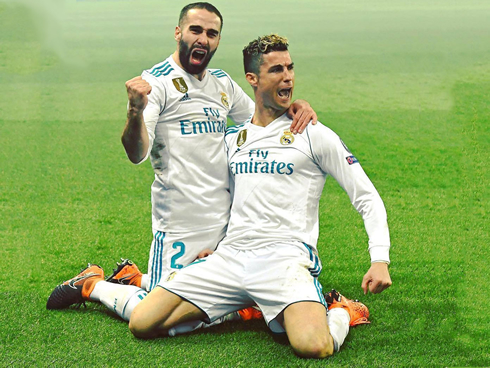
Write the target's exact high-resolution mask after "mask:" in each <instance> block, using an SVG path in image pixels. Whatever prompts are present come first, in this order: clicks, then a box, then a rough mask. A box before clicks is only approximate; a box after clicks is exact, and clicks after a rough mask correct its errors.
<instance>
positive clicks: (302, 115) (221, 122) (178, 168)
mask: <svg viewBox="0 0 490 368" xmlns="http://www.w3.org/2000/svg"><path fill="white" fill-rule="evenodd" d="M222 27H223V17H222V16H221V14H220V12H219V11H218V9H216V8H215V7H214V6H213V5H211V4H209V3H205V2H199V3H193V4H189V5H187V6H185V7H184V8H183V9H182V11H181V13H180V17H179V23H178V26H177V27H176V28H175V40H176V41H177V49H176V51H175V52H174V53H173V54H172V55H170V56H169V57H168V58H167V59H166V60H164V61H163V62H161V63H159V64H156V65H155V66H154V67H153V68H151V69H148V70H145V71H144V72H143V74H142V76H140V77H136V78H133V79H131V80H130V81H128V82H126V88H127V92H128V98H129V104H128V117H127V121H126V126H125V128H124V131H123V134H122V142H123V145H124V147H125V150H126V153H127V155H128V157H129V159H130V160H131V161H132V162H133V163H135V164H138V163H141V162H143V161H144V160H145V159H146V158H148V157H150V159H151V164H152V167H153V170H154V172H155V180H154V182H153V184H152V187H151V198H152V228H153V235H154V237H153V242H152V245H151V250H150V257H149V262H148V275H143V277H141V276H140V274H138V272H139V271H137V268H136V267H135V265H133V264H131V262H128V261H123V263H122V264H121V265H119V267H118V268H117V269H116V270H115V271H114V273H113V275H112V276H111V277H110V278H109V279H110V280H111V281H114V282H115V281H120V280H122V279H124V280H126V281H127V280H128V279H127V277H128V275H138V276H137V277H133V279H132V280H130V281H129V282H132V283H133V284H135V285H137V286H141V287H143V288H145V289H147V290H152V289H153V288H154V287H155V286H156V285H157V283H158V282H159V281H160V279H161V278H162V277H163V278H164V277H166V275H167V274H168V273H170V271H173V270H178V269H180V268H182V267H184V266H186V265H188V264H189V263H191V262H192V261H194V260H195V259H196V257H197V255H198V254H199V252H201V251H202V250H203V249H206V248H209V249H211V250H214V249H215V248H216V246H217V244H218V242H219V241H220V240H221V239H222V238H223V237H224V235H225V232H226V226H227V224H228V220H229V210H230V205H231V202H230V193H229V175H228V169H227V164H226V153H225V146H224V135H225V129H226V125H227V117H230V118H231V119H232V120H233V121H235V122H238V123H243V122H244V121H245V120H246V119H247V118H249V117H250V115H251V114H252V113H253V111H254V103H253V101H252V100H251V98H250V97H248V95H247V94H246V93H245V92H244V91H243V90H242V89H241V88H240V87H239V86H238V84H237V83H236V82H234V81H233V80H232V79H231V78H230V76H229V75H228V74H227V73H225V72H224V71H223V70H221V69H209V70H208V69H206V67H207V65H208V63H209V61H210V60H211V58H212V57H213V55H214V53H215V52H216V50H217V48H218V45H219V42H220V38H221V30H222ZM289 112H290V114H291V115H293V116H294V122H293V123H292V124H291V130H292V131H294V132H296V131H298V132H301V131H302V130H303V129H304V127H305V126H306V125H307V124H308V122H309V121H310V120H313V121H314V122H316V115H315V113H314V111H313V110H312V109H311V107H310V106H309V104H308V103H306V102H305V101H301V102H297V103H296V104H293V107H292V108H290V109H289ZM126 283H128V282H126Z"/></svg>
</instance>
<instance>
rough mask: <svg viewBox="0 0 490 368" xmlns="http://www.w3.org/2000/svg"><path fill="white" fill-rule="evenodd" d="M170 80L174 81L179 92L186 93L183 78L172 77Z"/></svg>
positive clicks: (186, 89) (186, 88)
mask: <svg viewBox="0 0 490 368" xmlns="http://www.w3.org/2000/svg"><path fill="white" fill-rule="evenodd" d="M172 82H173V83H174V86H175V88H176V89H177V91H179V92H182V93H186V92H187V91H188V90H189V88H188V87H187V84H185V80H184V78H182V77H179V78H174V79H172Z"/></svg>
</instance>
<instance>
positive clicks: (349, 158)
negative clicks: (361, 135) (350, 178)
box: [345, 156, 359, 165]
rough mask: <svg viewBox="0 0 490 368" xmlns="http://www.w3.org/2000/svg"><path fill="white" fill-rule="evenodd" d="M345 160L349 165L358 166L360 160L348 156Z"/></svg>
mask: <svg viewBox="0 0 490 368" xmlns="http://www.w3.org/2000/svg"><path fill="white" fill-rule="evenodd" d="M345 159H346V160H347V163H348V164H349V165H352V164H357V163H358V162H359V160H358V159H357V158H355V157H354V156H348V157H346V158H345Z"/></svg>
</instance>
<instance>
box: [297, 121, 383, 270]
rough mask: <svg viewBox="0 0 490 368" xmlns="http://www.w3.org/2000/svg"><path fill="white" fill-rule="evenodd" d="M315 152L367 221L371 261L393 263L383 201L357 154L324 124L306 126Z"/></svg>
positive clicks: (315, 158) (319, 160)
mask: <svg viewBox="0 0 490 368" xmlns="http://www.w3.org/2000/svg"><path fill="white" fill-rule="evenodd" d="M306 132H307V135H308V139H309V141H310V146H311V150H312V155H313V158H314V160H315V161H316V162H317V164H318V165H319V166H320V168H321V169H322V170H323V171H324V172H325V173H326V174H328V175H331V176H332V177H333V178H334V179H335V180H336V181H337V182H338V183H339V184H340V186H341V187H342V188H343V189H344V190H345V191H346V192H347V194H348V196H349V198H350V201H351V203H352V205H353V206H354V208H355V209H356V210H357V212H359V214H360V215H361V216H362V219H363V221H364V226H365V228H366V232H367V234H368V237H369V253H370V256H371V262H388V263H389V262H390V258H389V251H390V234H389V229H388V222H387V215H386V209H385V206H384V203H383V201H382V199H381V197H380V196H379V194H378V191H377V190H376V188H375V187H374V185H373V183H372V182H371V180H370V179H369V178H368V176H367V175H366V173H365V172H364V170H363V169H362V167H361V165H360V164H359V162H358V160H357V159H356V158H355V156H354V155H353V154H352V153H351V152H350V151H349V150H348V148H347V146H346V145H345V144H344V143H343V142H342V140H341V139H340V137H339V136H338V135H337V134H336V133H334V132H333V131H332V130H330V129H329V128H327V127H326V126H324V125H322V124H317V125H308V127H307V129H306Z"/></svg>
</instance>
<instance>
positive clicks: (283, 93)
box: [277, 88, 292, 98]
mask: <svg viewBox="0 0 490 368" xmlns="http://www.w3.org/2000/svg"><path fill="white" fill-rule="evenodd" d="M291 91H292V88H283V89H280V90H279V91H278V92H277V95H278V96H279V97H281V98H290V97H291Z"/></svg>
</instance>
